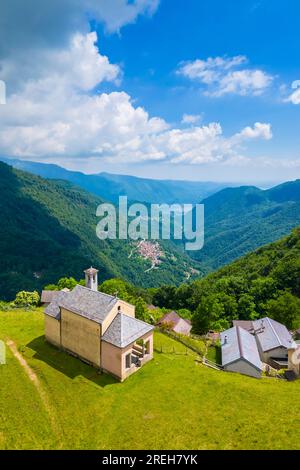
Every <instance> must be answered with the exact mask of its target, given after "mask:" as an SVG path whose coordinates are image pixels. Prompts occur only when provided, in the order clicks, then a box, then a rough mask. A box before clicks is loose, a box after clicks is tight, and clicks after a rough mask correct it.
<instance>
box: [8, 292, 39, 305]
mask: <svg viewBox="0 0 300 470" xmlns="http://www.w3.org/2000/svg"><path fill="white" fill-rule="evenodd" d="M39 302H40V296H39V293H38V292H37V291H34V292H26V291H21V292H18V293H17V295H16V298H15V300H14V302H13V304H14V306H15V307H36V306H37V305H38V304H39Z"/></svg>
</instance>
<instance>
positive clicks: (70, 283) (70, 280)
mask: <svg viewBox="0 0 300 470" xmlns="http://www.w3.org/2000/svg"><path fill="white" fill-rule="evenodd" d="M76 285H77V281H76V279H74V277H62V278H61V279H60V280H59V281H58V283H57V288H58V290H62V289H70V290H73V289H74V287H75V286H76Z"/></svg>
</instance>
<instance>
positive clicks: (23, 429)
mask: <svg viewBox="0 0 300 470" xmlns="http://www.w3.org/2000/svg"><path fill="white" fill-rule="evenodd" d="M0 339H2V340H5V341H7V340H11V341H13V342H14V343H15V344H16V346H17V348H18V351H19V352H20V353H21V355H22V357H23V358H24V359H25V360H26V362H27V363H28V365H29V367H30V369H31V371H32V372H33V373H34V375H35V377H36V380H35V379H34V380H30V378H29V376H28V374H27V373H26V371H25V370H24V367H22V366H21V364H20V362H19V361H18V360H17V359H16V357H15V356H14V355H13V354H12V352H11V350H10V349H9V348H7V364H6V365H2V366H0V403H1V407H0V449H300V400H299V395H300V380H299V381H297V382H294V383H287V382H285V381H280V380H277V379H267V378H265V379H262V380H255V379H251V378H247V377H245V376H240V375H237V374H230V373H224V372H218V371H214V370H210V369H207V368H205V367H204V366H203V365H201V364H199V363H198V362H197V360H196V359H197V358H196V355H195V354H193V353H192V352H191V351H189V352H188V354H187V350H186V347H185V346H184V345H182V344H181V343H178V342H176V341H174V340H173V339H171V338H169V337H166V336H164V335H162V334H160V333H155V349H156V352H155V358H154V360H153V361H152V362H150V363H148V364H147V365H145V366H144V367H143V368H142V369H140V370H139V371H138V372H137V373H136V374H134V375H133V376H131V377H130V378H129V379H127V380H126V381H125V382H124V383H122V384H120V383H118V382H116V381H115V380H114V379H113V378H111V377H110V376H108V375H100V374H98V373H97V371H96V370H94V369H93V368H91V367H89V366H87V365H86V364H84V363H82V362H80V361H78V360H77V359H75V358H73V357H71V356H69V355H67V354H65V353H63V352H60V351H58V350H56V349H55V348H54V347H52V346H50V345H48V344H47V343H45V340H44V337H43V315H42V310H39V309H37V310H36V311H29V312H26V311H21V310H15V311H11V312H0ZM160 351H163V352H160ZM174 351H175V353H174Z"/></svg>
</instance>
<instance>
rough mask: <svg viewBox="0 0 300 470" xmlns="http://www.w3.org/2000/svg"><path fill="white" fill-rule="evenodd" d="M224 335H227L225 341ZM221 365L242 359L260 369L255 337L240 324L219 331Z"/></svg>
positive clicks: (260, 364)
mask: <svg viewBox="0 0 300 470" xmlns="http://www.w3.org/2000/svg"><path fill="white" fill-rule="evenodd" d="M225 337H227V339H226V341H225ZM221 344H222V365H223V366H227V365H229V364H232V363H233V362H236V361H238V360H240V359H244V360H245V361H247V362H248V363H250V364H251V365H253V366H254V367H255V368H256V369H257V370H259V371H261V370H262V363H261V360H260V357H259V353H258V349H257V344H256V341H255V337H254V336H253V335H251V334H250V333H248V331H246V330H245V329H243V328H241V327H240V326H234V327H233V328H230V329H229V330H226V331H223V333H221Z"/></svg>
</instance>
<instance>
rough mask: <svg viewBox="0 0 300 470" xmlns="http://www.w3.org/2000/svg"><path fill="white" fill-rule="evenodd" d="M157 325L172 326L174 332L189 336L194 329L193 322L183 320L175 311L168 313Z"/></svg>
mask: <svg viewBox="0 0 300 470" xmlns="http://www.w3.org/2000/svg"><path fill="white" fill-rule="evenodd" d="M157 324H158V325H163V324H166V325H167V324H172V330H173V331H175V332H176V333H178V334H183V335H189V334H190V332H191V329H192V322H191V321H190V320H186V319H185V318H181V317H180V316H179V315H178V313H177V312H175V311H173V312H169V313H166V314H165V315H164V316H163V317H162V318H161V319H160V320H159V321H158V323H157Z"/></svg>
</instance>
